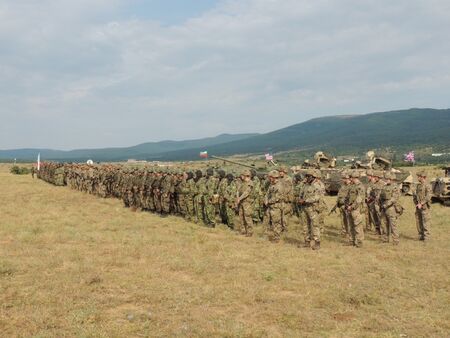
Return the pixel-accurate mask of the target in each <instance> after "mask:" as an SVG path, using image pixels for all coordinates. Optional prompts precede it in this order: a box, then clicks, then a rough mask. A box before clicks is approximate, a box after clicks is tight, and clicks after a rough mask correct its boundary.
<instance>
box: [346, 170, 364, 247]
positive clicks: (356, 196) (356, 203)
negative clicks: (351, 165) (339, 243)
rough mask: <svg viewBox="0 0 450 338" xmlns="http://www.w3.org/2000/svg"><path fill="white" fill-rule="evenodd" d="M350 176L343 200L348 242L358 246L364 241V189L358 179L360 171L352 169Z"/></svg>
mask: <svg viewBox="0 0 450 338" xmlns="http://www.w3.org/2000/svg"><path fill="white" fill-rule="evenodd" d="M350 177H351V184H350V187H349V190H348V194H347V199H346V202H345V208H346V210H347V213H348V220H349V235H350V236H349V242H350V244H351V245H354V246H356V247H357V248H360V247H362V245H363V241H364V229H363V220H364V213H365V208H364V202H365V197H366V190H365V188H364V185H363V184H362V183H361V181H360V180H359V177H360V173H359V172H358V171H353V172H352V173H351V174H350Z"/></svg>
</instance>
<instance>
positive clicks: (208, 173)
mask: <svg viewBox="0 0 450 338" xmlns="http://www.w3.org/2000/svg"><path fill="white" fill-rule="evenodd" d="M213 175H214V169H213V168H208V169H206V177H211V176H213Z"/></svg>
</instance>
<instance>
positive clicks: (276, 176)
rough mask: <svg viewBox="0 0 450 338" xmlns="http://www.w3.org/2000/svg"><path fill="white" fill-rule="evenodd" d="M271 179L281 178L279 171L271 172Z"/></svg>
mask: <svg viewBox="0 0 450 338" xmlns="http://www.w3.org/2000/svg"><path fill="white" fill-rule="evenodd" d="M268 176H269V177H273V178H279V177H280V174H279V173H278V171H277V170H271V171H270V172H269V175H268Z"/></svg>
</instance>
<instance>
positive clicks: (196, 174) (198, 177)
mask: <svg viewBox="0 0 450 338" xmlns="http://www.w3.org/2000/svg"><path fill="white" fill-rule="evenodd" d="M202 176H203V173H202V171H201V170H197V171H196V172H195V179H196V180H199V179H200V178H202Z"/></svg>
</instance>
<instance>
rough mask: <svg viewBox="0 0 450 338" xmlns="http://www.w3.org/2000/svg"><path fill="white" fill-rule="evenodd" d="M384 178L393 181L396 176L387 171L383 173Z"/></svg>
mask: <svg viewBox="0 0 450 338" xmlns="http://www.w3.org/2000/svg"><path fill="white" fill-rule="evenodd" d="M384 178H385V179H389V180H393V181H395V179H396V176H395V174H394V173H393V172H390V171H387V172H385V173H384Z"/></svg>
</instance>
